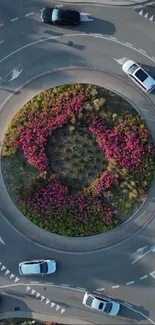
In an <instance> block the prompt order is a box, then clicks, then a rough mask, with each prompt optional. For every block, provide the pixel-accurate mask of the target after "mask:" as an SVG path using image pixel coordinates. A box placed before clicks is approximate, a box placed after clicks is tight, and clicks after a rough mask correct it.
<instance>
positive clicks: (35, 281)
mask: <svg viewBox="0 0 155 325" xmlns="http://www.w3.org/2000/svg"><path fill="white" fill-rule="evenodd" d="M30 283H39V282H37V281H31V282H30Z"/></svg>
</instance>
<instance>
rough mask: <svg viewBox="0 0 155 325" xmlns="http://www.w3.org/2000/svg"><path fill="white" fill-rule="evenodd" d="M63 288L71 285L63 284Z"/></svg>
mask: <svg viewBox="0 0 155 325" xmlns="http://www.w3.org/2000/svg"><path fill="white" fill-rule="evenodd" d="M61 286H63V287H69V284H63V283H61Z"/></svg>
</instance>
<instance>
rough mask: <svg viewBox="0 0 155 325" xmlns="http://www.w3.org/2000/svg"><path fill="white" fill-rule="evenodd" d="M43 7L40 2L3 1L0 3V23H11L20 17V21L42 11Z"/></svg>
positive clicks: (28, 0)
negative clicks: (32, 13) (30, 14)
mask: <svg viewBox="0 0 155 325" xmlns="http://www.w3.org/2000/svg"><path fill="white" fill-rule="evenodd" d="M41 8H42V5H41V4H40V2H39V1H34V0H33V1H30V0H27V1H23V0H16V3H14V2H13V1H10V0H1V3H0V9H1V10H0V23H1V22H3V23H4V24H5V23H6V24H7V23H9V22H10V20H12V19H14V18H16V17H18V18H19V19H20V18H21V17H22V16H24V15H26V14H28V13H31V12H37V11H40V9H41Z"/></svg>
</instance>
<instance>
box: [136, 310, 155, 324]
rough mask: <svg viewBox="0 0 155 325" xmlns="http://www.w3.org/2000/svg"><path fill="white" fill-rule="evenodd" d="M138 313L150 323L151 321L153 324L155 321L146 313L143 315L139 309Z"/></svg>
mask: <svg viewBox="0 0 155 325" xmlns="http://www.w3.org/2000/svg"><path fill="white" fill-rule="evenodd" d="M139 314H140V315H142V316H143V317H144V318H145V319H147V320H148V321H149V322H150V323H152V324H154V325H155V322H154V321H153V320H152V319H151V318H149V317H147V316H146V315H144V314H143V313H141V312H140V311H139Z"/></svg>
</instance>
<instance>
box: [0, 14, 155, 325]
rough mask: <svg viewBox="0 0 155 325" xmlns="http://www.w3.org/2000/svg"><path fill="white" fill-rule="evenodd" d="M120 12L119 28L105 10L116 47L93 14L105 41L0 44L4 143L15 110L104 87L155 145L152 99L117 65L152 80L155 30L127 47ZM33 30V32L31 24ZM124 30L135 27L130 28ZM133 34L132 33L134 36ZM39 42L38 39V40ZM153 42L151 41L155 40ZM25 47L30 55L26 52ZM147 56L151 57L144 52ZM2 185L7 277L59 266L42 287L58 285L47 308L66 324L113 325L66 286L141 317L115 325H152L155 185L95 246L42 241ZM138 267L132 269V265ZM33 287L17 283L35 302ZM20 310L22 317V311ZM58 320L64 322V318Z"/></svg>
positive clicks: (93, 241) (41, 235)
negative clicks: (24, 268)
mask: <svg viewBox="0 0 155 325" xmlns="http://www.w3.org/2000/svg"><path fill="white" fill-rule="evenodd" d="M86 9H87V8H85V11H86ZM121 10H122V12H123V13H124V16H123V18H122V20H120V22H119V20H118V21H117V19H118V17H119V14H118V11H117V10H115V18H114V11H112V9H108V8H105V9H104V11H105V14H104V15H105V20H106V21H110V22H111V23H112V22H113V23H114V25H115V28H116V30H117V32H116V35H115V36H116V39H114V38H113V39H112V37H114V36H109V39H108V40H107V39H106V38H105V37H104V38H103V37H102V35H103V29H102V26H101V28H100V31H99V26H100V24H99V20H100V19H101V15H102V13H101V8H99V9H96V8H95V9H94V16H95V15H96V17H98V24H97V25H96V26H97V27H96V32H97V30H98V33H101V34H100V35H99V34H98V35H94V36H92V35H86V34H83V35H81V33H80V35H79V34H78V35H76V33H77V31H73V32H72V34H71V33H70V34H69V33H68V36H67V35H64V36H58V37H59V41H58V40H57V39H55V40H54V39H53V40H52V39H51V40H50V38H48V39H46V41H44V40H41V41H40V40H37V39H35V41H34V42H31V43H33V45H30V46H29V45H28V43H30V42H28V43H27V44H24V45H23V43H22V45H21V46H20V45H19V46H18V44H19V40H18V37H17V43H16V47H14V48H13V45H12V51H13V53H12V54H11V53H10V51H8V50H7V48H5V40H4V42H3V44H1V47H2V46H4V56H5V57H1V75H2V77H3V83H1V85H0V86H1V97H0V101H1V112H0V120H1V125H0V126H1V128H0V140H1V143H2V141H3V135H4V132H5V130H6V127H7V125H8V124H9V121H10V119H11V118H12V117H13V116H14V114H15V112H16V110H18V109H19V108H20V107H21V106H22V105H24V104H25V103H26V102H27V101H28V100H29V99H30V98H32V97H34V96H35V95H37V94H38V93H39V92H41V91H43V90H44V89H47V88H49V87H55V86H58V85H61V84H71V83H80V82H84V83H90V84H96V85H98V86H102V87H106V88H108V89H110V90H114V91H116V92H117V93H118V94H121V95H122V96H123V97H124V98H126V99H128V100H129V101H130V103H131V104H132V105H134V107H135V108H136V109H137V110H138V112H139V113H140V114H141V115H142V116H143V117H144V120H145V121H146V124H147V127H148V128H149V130H150V131H151V135H152V138H153V140H155V134H154V120H155V115H154V103H155V100H154V94H150V95H149V96H146V95H144V94H142V92H141V91H139V90H138V89H137V88H136V87H135V86H134V85H133V84H132V82H130V81H129V80H128V79H127V77H126V76H124V75H123V72H122V71H121V65H120V62H121V61H120V60H121V59H122V58H132V59H134V60H135V61H138V62H141V63H142V64H143V65H145V67H147V68H148V69H149V70H150V71H152V75H153V66H154V58H153V54H152V49H153V45H152V44H153V42H152V41H151V38H147V36H146V33H147V30H149V28H150V33H151V28H152V29H153V27H150V26H148V27H146V29H145V32H144V30H143V28H142V29H141V32H139V31H138V30H136V31H135V34H132V33H131V34H132V35H129V29H128V31H127V34H128V37H127V38H126V40H125V37H124V40H123V37H122V35H123V29H122V26H123V20H125V19H126V16H127V13H129V16H130V15H132V10H131V9H121ZM86 12H88V11H86ZM136 17H137V16H136ZM95 23H96V22H95V20H94V22H93V23H92V25H90V24H91V22H89V25H88V23H87V25H85V26H86V27H84V26H83V27H81V28H83V29H85V28H86V29H87V30H89V29H90V33H91V32H92V29H94V30H95ZM31 24H32V25H33V19H32V21H31ZM34 24H35V23H34ZM37 24H38V22H37ZM127 24H128V26H130V27H131V24H130V22H129V21H128V23H127ZM135 24H136V23H135ZM137 24H138V23H137ZM145 24H149V22H145ZM151 26H152V25H151ZM41 28H42V29H41V31H40V36H41V37H42V35H43V34H42V33H44V31H45V29H44V27H41ZM108 28H109V33H110V31H111V32H112V30H113V33H115V31H114V28H113V29H112V26H109V27H108V25H107V32H106V34H108ZM133 28H134V27H133V26H132V27H131V30H132V29H133ZM48 31H49V30H48ZM59 31H60V30H59ZM118 31H119V32H118ZM53 32H55V33H58V30H57V28H55V27H54V29H53V30H52V33H53ZM61 32H62V33H64V34H66V30H65V28H64V30H63V29H61ZM143 32H144V35H145V37H146V42H145V43H144V44H146V47H142V42H141V40H142V38H141V36H142V35H143ZM118 33H119V34H118ZM138 33H139V37H138V38H137V44H136V45H137V46H136V49H137V50H136V51H135V50H134V48H133V46H132V44H135V40H136V37H137V36H138ZM117 34H118V35H117ZM36 35H37V34H36ZM69 35H70V36H69ZM113 35H114V34H113ZM119 36H120V37H119ZM37 37H38V36H37ZM37 37H36V36H35V38H37ZM52 37H53V36H52ZM56 37H57V36H56ZM151 37H152V40H154V36H152V34H151ZM46 38H47V37H46ZM134 38H135V40H134ZM119 39H122V41H121V43H123V44H120V43H118V40H119ZM69 41H72V42H73V46H68V42H69ZM126 42H127V43H128V45H127V44H126ZM69 44H70V43H69ZM124 44H126V45H124ZM129 44H130V45H129ZM149 44H150V45H149ZM22 46H24V47H25V48H23V49H21V48H22ZM146 48H147V51H146V52H145V49H146ZM139 49H141V50H143V51H144V52H145V53H144V52H142V51H141V50H139ZM27 58H29V59H27ZM116 60H117V61H116ZM118 60H119V62H118ZM19 65H20V66H19ZM17 67H18V68H17ZM13 69H16V71H17V70H18V72H20V71H21V70H22V72H21V73H20V75H19V76H18V77H17V78H16V79H13V80H12V81H9V80H10V79H11V77H12V76H13V73H12V71H13ZM151 69H152V70H151ZM17 75H18V73H17ZM0 184H1V185H0V194H1V201H0V210H1V219H0V225H1V229H3V232H2V233H1V236H2V239H3V242H4V243H5V245H3V244H1V246H0V250H1V263H2V265H4V266H5V267H6V271H7V270H8V271H10V272H12V273H11V274H13V275H15V276H16V277H17V278H19V277H18V276H19V275H18V271H17V270H18V263H19V262H20V261H22V260H29V259H34V258H40V256H42V257H45V258H47V257H50V258H54V259H55V260H57V263H58V265H59V270H58V272H57V273H56V274H55V275H53V276H51V277H50V279H49V278H48V277H46V278H44V281H39V283H41V284H42V286H43V287H46V286H48V284H47V283H54V285H55V289H54V290H53V288H52V290H51V289H50V288H49V289H48V294H47V295H46V299H49V300H50V302H48V300H47V301H46V302H47V306H48V305H49V304H51V303H52V302H53V303H54V304H57V305H58V306H61V308H63V309H65V312H64V315H66V317H70V318H74V317H75V318H76V320H77V319H78V318H79V319H80V316H81V317H82V319H83V320H85V321H88V322H89V321H90V322H92V321H93V322H94V323H95V322H97V323H100V324H103V322H106V323H107V322H109V324H110V323H111V321H112V320H111V319H109V318H107V317H106V318H105V317H104V316H102V315H98V314H96V313H92V312H90V311H88V310H86V309H83V310H82V311H81V308H83V306H82V302H81V301H82V296H83V294H82V295H80V296H79V298H78V297H77V296H76V294H75V292H74V294H73V292H72V294H71V298H70V294H69V293H68V291H69V289H68V290H67V289H62V288H61V287H63V285H64V287H65V286H67V287H70V288H76V289H78V288H79V289H78V290H83V291H82V292H84V291H85V290H88V291H96V292H98V294H101V295H102V294H103V293H104V294H106V295H108V296H114V297H115V299H116V300H121V301H122V308H123V304H124V303H125V304H128V307H130V308H129V309H131V310H132V309H134V310H136V312H134V316H133V315H131V313H128V312H127V311H126V310H124V309H122V312H123V314H121V315H120V316H118V317H117V319H116V318H115V320H114V323H118V324H120V323H122V324H123V323H124V321H125V323H126V324H131V323H137V322H139V323H144V324H145V323H146V319H147V321H149V322H150V323H153V324H154V322H155V315H154V308H153V295H154V289H153V285H154V270H155V264H154V248H153V247H154V211H155V205H154V193H155V191H154V182H153V184H152V187H151V189H150V191H149V193H148V197H147V200H146V202H145V203H144V205H143V206H142V207H141V208H140V209H139V210H138V212H137V213H136V214H135V215H134V216H133V217H132V218H131V219H130V220H129V221H128V222H126V223H125V224H123V225H122V226H121V227H118V228H117V229H115V230H114V231H111V232H109V233H107V234H104V237H102V235H99V236H96V237H93V239H91V240H89V238H87V239H84V238H81V239H79V238H75V239H74V240H72V239H71V238H65V240H64V238H62V237H59V236H58V235H53V236H54V237H53V239H52V241H51V240H50V237H49V234H48V233H45V232H44V231H42V230H41V229H39V230H38V229H36V226H34V225H32V224H31V223H30V222H29V221H28V220H26V219H25V217H24V216H23V215H22V214H21V213H20V212H19V210H17V208H15V206H14V205H13V202H12V201H11V199H10V197H9V195H8V193H7V191H6V188H5V185H4V182H3V178H2V174H1V183H0ZM10 253H11V254H10ZM135 254H136V255H135ZM8 256H9V258H8ZM135 256H136V257H135ZM137 258H138V259H137ZM135 260H136V261H135ZM134 261H135V262H134ZM133 262H134V264H132V263H133ZM2 270H4V269H2ZM9 274H10V273H9V272H8V273H6V276H3V277H2V278H1V290H3V292H4V295H5V296H6V295H9V293H8V290H9V292H10V289H7V291H6V288H5V283H6V282H5V281H6V280H5V279H6V278H7V279H8V280H7V281H8V282H7V284H6V286H8V288H9V285H10V284H9V283H10V280H11V279H10V277H8V275H9ZM33 280H34V281H33ZM41 280H43V279H41ZM35 281H36V282H38V278H37V279H36V278H31V279H30V281H28V279H27V278H24V279H23V278H22V279H21V278H20V279H19V280H18V283H19V284H20V283H25V286H26V285H28V286H31V287H32V289H31V291H32V290H34V291H33V293H32V295H33V294H34V295H35V296H36V297H37V293H38V294H39V293H40V294H42V295H43V296H45V294H44V293H43V292H40V291H39V289H38V288H35V286H36V285H37V283H36V285H35V283H34V282H35ZM31 282H33V283H31ZM18 283H17V286H16V292H15V291H14V292H13V293H12V295H13V296H14V297H15V296H16V297H17V296H18V299H19V300H20V301H22V300H23V299H25V302H26V303H27V305H28V301H29V300H30V296H29V295H28V294H26V292H27V291H26V292H25V291H24V293H23V291H22V295H21V290H20V289H19V288H18V287H19V286H18ZM30 283H31V285H30ZM33 286H34V287H33ZM56 286H60V288H59V289H57V287H56ZM17 288H18V289H17ZM80 288H81V289H80ZM29 290H30V289H29ZM29 290H28V291H29ZM44 290H46V289H44ZM62 290H65V292H64V294H63V295H64V296H63V298H61V295H62ZM146 297H147V299H146ZM38 298H39V296H38ZM6 299H7V298H6ZM70 299H71V300H72V301H74V307H75V308H76V310H75V309H74V308H73V307H71V305H72V304H73V303H72V302H71V300H70ZM43 300H45V299H43ZM62 300H63V301H62ZM65 300H66V301H67V300H68V302H66V305H67V306H65V307H64V304H65ZM34 301H35V300H34ZM41 306H43V305H41ZM45 306H46V303H45ZM47 306H46V307H47ZM46 307H45V308H46ZM142 307H143V308H142ZM38 308H39V307H38V304H37V302H35V303H34V309H33V304H32V303H31V309H33V311H34V312H37V311H38ZM126 308H127V307H125V309H126ZM58 309H59V308H58ZM21 310H22V311H23V312H24V307H22V308H21ZM51 310H52V311H51ZM69 310H70V311H69ZM71 310H72V311H71ZM131 310H130V311H131ZM5 312H9V310H6V309H5ZM25 312H26V309H25ZM46 313H47V312H46V310H45V309H44V307H42V314H46ZM81 313H82V314H81ZM140 313H141V314H140ZM49 315H50V316H51V317H53V319H55V317H56V314H55V311H54V309H52V308H51V309H50V311H49ZM61 315H62V316H60V317H61V322H62V321H63V313H62V314H61ZM124 317H126V318H124ZM59 321H60V318H59Z"/></svg>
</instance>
